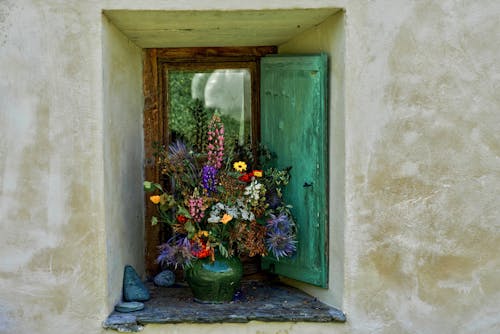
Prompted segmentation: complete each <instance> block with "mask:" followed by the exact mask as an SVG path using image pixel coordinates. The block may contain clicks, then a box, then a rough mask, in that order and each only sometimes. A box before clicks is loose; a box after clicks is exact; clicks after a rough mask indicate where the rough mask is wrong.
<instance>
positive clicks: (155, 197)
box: [149, 195, 161, 204]
mask: <svg viewBox="0 0 500 334" xmlns="http://www.w3.org/2000/svg"><path fill="white" fill-rule="evenodd" d="M160 199H161V198H160V196H158V195H153V196H151V197H149V200H150V201H151V202H153V204H158V203H160Z"/></svg>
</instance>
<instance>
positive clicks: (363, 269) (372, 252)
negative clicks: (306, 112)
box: [344, 0, 500, 333]
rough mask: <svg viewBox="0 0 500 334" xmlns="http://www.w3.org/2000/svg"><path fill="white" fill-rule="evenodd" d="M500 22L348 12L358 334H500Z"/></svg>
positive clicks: (349, 234)
mask: <svg viewBox="0 0 500 334" xmlns="http://www.w3.org/2000/svg"><path fill="white" fill-rule="evenodd" d="M499 16H500V2H498V1H486V0H484V1H355V2H351V3H350V6H349V7H348V10H347V19H346V21H347V46H346V49H347V57H346V58H347V59H348V61H347V65H346V94H347V97H346V101H347V104H346V106H347V108H346V176H347V178H346V207H347V217H346V243H345V244H346V247H345V249H346V257H345V261H346V262H345V263H346V265H345V268H346V277H345V289H344V291H345V293H344V308H345V310H346V311H347V312H348V313H349V319H350V325H351V326H352V328H353V331H354V332H356V333H374V332H377V333H378V332H380V333H499V332H500V316H499V314H498V311H499V310H500V259H499V257H498V249H499V248H498V247H499V245H500V209H499V205H498V203H499V202H498V201H499V198H500V112H499V107H500V103H499V102H500V97H499V95H498V91H499V88H500V80H499V79H500V76H499V73H500V62H499V57H498V54H499V53H500V24H499V19H498V18H499Z"/></svg>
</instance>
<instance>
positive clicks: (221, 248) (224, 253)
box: [219, 244, 229, 257]
mask: <svg viewBox="0 0 500 334" xmlns="http://www.w3.org/2000/svg"><path fill="white" fill-rule="evenodd" d="M219 253H220V255H222V256H224V257H229V253H228V251H227V249H226V247H224V245H222V244H219Z"/></svg>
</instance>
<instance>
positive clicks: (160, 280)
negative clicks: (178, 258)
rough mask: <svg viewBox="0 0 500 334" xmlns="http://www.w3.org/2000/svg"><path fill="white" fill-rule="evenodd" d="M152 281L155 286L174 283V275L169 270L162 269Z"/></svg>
mask: <svg viewBox="0 0 500 334" xmlns="http://www.w3.org/2000/svg"><path fill="white" fill-rule="evenodd" d="M154 282H155V285H156V286H172V285H174V283H175V275H174V273H173V272H172V271H170V270H164V271H162V272H161V273H159V274H158V275H156V276H155V278H154Z"/></svg>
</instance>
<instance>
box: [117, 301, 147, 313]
mask: <svg viewBox="0 0 500 334" xmlns="http://www.w3.org/2000/svg"><path fill="white" fill-rule="evenodd" d="M143 308H144V304H143V303H141V302H123V303H118V304H117V305H116V306H115V310H116V311H118V312H122V313H128V312H134V311H139V310H142V309H143Z"/></svg>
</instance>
